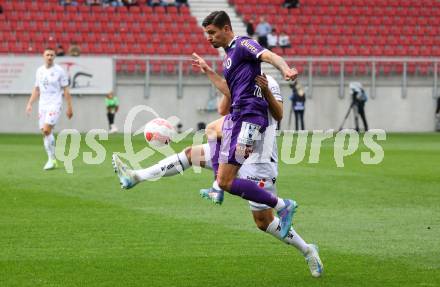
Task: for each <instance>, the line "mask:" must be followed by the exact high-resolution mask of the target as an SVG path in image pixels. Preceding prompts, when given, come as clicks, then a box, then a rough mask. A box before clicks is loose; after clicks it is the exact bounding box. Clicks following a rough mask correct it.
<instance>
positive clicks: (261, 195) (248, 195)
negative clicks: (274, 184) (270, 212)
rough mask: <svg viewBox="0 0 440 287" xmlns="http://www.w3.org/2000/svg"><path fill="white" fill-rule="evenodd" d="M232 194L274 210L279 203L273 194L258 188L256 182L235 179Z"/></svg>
mask: <svg viewBox="0 0 440 287" xmlns="http://www.w3.org/2000/svg"><path fill="white" fill-rule="evenodd" d="M230 193H231V194H234V195H238V196H241V197H242V198H244V199H247V200H251V201H255V202H257V203H262V204H266V205H268V206H270V207H272V208H273V207H275V206H276V205H277V202H278V198H277V197H276V196H274V195H273V194H272V193H270V192H268V191H267V190H265V189H263V188H260V187H258V185H256V184H255V183H254V182H252V181H250V180H247V179H241V178H236V179H234V181H232V186H231V191H230Z"/></svg>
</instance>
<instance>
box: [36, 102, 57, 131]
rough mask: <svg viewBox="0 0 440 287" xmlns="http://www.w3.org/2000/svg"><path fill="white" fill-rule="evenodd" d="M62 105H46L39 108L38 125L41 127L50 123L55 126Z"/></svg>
mask: <svg viewBox="0 0 440 287" xmlns="http://www.w3.org/2000/svg"><path fill="white" fill-rule="evenodd" d="M60 114H61V106H44V107H40V108H39V110H38V126H39V128H40V129H42V128H43V127H44V125H46V124H48V125H51V126H55V125H56V124H57V122H58V119H59V118H60Z"/></svg>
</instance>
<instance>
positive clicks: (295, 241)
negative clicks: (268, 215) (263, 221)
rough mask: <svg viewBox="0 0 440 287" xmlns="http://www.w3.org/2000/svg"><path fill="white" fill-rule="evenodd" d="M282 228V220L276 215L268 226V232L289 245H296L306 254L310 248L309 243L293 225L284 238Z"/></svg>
mask: <svg viewBox="0 0 440 287" xmlns="http://www.w3.org/2000/svg"><path fill="white" fill-rule="evenodd" d="M280 230H281V227H280V220H279V219H278V217H275V218H274V220H273V221H272V222H271V223H270V224H269V226H268V227H267V229H266V232H267V233H270V234H271V235H273V236H274V237H275V238H278V239H279V240H281V241H283V242H285V243H287V244H289V245H293V246H295V248H296V249H298V250H299V251H300V252H301V253H302V254H306V252H307V251H308V249H309V245H308V244H307V243H306V242H305V241H304V240H303V239H302V238H301V236H299V235H298V233H296V231H295V229H293V227H290V230H289V233H288V234H287V236H286V238H284V239H282V238H281V236H280Z"/></svg>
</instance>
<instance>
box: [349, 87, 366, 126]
mask: <svg viewBox="0 0 440 287" xmlns="http://www.w3.org/2000/svg"><path fill="white" fill-rule="evenodd" d="M349 86H350V94H351V97H352V101H353V102H352V105H353V106H354V107H355V109H354V124H355V129H356V131H359V115H360V116H361V119H362V123H363V124H364V130H365V131H368V123H367V118H366V116H365V103H366V102H367V100H368V96H367V93H366V92H365V90H364V89H363V87H362V84H361V83H359V82H351V83H350V85H349Z"/></svg>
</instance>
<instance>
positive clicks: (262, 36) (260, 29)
mask: <svg viewBox="0 0 440 287" xmlns="http://www.w3.org/2000/svg"><path fill="white" fill-rule="evenodd" d="M271 31H272V27H271V26H270V24H269V23H267V22H266V19H265V18H264V17H261V18H260V23H258V25H257V28H256V29H255V33H256V34H257V36H258V43H259V44H260V45H261V46H263V47H264V48H267V35H268V34H269V33H270V32H271Z"/></svg>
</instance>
